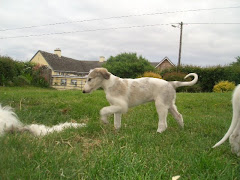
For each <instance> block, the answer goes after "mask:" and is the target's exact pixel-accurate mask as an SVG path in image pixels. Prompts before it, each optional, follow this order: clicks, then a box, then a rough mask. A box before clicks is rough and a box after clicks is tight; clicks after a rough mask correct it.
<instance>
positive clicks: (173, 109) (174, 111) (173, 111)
mask: <svg viewBox="0 0 240 180" xmlns="http://www.w3.org/2000/svg"><path fill="white" fill-rule="evenodd" d="M169 111H170V113H171V114H172V115H173V117H174V119H175V120H176V121H177V122H178V124H179V125H180V126H181V127H182V128H183V127H184V123H183V118H182V115H181V114H180V113H179V112H178V110H177V107H176V105H175V104H173V105H172V106H171V107H170V108H169Z"/></svg>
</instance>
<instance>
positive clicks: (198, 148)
mask: <svg viewBox="0 0 240 180" xmlns="http://www.w3.org/2000/svg"><path fill="white" fill-rule="evenodd" d="M0 102H1V103H2V104H3V105H11V106H12V107H13V108H14V109H15V112H16V113H17V115H18V116H19V118H20V119H21V121H22V122H24V123H27V124H28V123H42V124H46V125H54V124H57V123H59V122H65V121H76V122H85V123H87V127H85V128H82V129H81V128H80V129H68V130H66V131H64V132H62V133H54V134H51V135H48V136H46V137H42V138H36V137H33V136H31V135H29V134H8V135H6V136H4V137H1V138H0V179H151V180H152V179H171V177H172V176H175V175H180V176H181V179H194V180H195V179H203V180H206V179H211V180H212V179H223V180H226V179H240V160H239V158H238V157H236V156H235V155H233V154H232V153H231V150H230V146H229V143H228V142H226V143H224V144H223V145H222V146H220V147H218V148H216V149H212V148H211V147H212V146H213V145H214V144H215V143H216V142H217V141H218V140H220V138H221V137H222V136H223V135H224V134H225V132H226V131H227V129H228V127H229V125H230V122H231V117H232V106H231V93H194V94H192V93H178V94H177V103H176V104H177V106H178V110H179V112H180V113H181V114H182V115H183V118H184V121H185V128H184V129H181V128H180V127H178V125H177V123H176V121H175V120H174V119H173V118H172V116H171V115H169V116H168V128H167V130H166V131H165V132H164V133H162V134H158V133H156V130H157V123H158V115H157V113H156V110H155V106H154V103H148V104H144V105H141V106H138V107H135V108H132V109H130V110H129V112H128V113H127V114H125V115H124V116H123V122H122V128H121V130H120V131H119V132H115V131H114V128H113V117H110V124H109V125H103V124H102V123H100V121H99V110H100V109H101V108H102V107H103V106H106V105H108V103H107V101H106V100H105V94H104V92H103V91H101V90H99V91H96V92H94V93H92V94H82V93H81V92H80V91H56V90H51V89H40V88H17V87H16V88H5V87H1V88H0Z"/></svg>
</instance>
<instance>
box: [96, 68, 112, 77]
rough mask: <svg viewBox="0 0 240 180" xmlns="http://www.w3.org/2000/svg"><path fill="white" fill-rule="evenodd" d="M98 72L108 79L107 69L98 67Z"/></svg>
mask: <svg viewBox="0 0 240 180" xmlns="http://www.w3.org/2000/svg"><path fill="white" fill-rule="evenodd" d="M99 73H100V74H101V75H102V76H103V78H104V79H109V78H110V75H111V74H110V73H109V72H108V70H107V69H105V68H100V69H99Z"/></svg>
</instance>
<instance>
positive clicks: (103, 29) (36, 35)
mask: <svg viewBox="0 0 240 180" xmlns="http://www.w3.org/2000/svg"><path fill="white" fill-rule="evenodd" d="M174 24H179V23H168V24H148V25H138V26H123V27H111V28H99V29H86V30H77V31H65V32H54V33H45V34H31V35H23V36H9V37H0V40H1V39H16V38H28V37H40V36H51V35H60V34H74V33H83V32H95V31H107V30H118V29H132V28H145V27H154V26H168V25H174ZM195 24H196V25H226V24H228V25H239V24H240V23H184V25H195Z"/></svg>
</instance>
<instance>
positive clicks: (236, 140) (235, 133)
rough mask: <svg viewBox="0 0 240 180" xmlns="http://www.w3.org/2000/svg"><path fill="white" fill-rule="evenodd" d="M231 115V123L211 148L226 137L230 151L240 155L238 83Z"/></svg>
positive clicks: (222, 141)
mask: <svg viewBox="0 0 240 180" xmlns="http://www.w3.org/2000/svg"><path fill="white" fill-rule="evenodd" d="M232 107H233V117H232V123H231V125H230V127H229V129H228V131H227V133H226V134H225V136H224V137H223V138H222V139H221V140H220V141H219V142H218V143H217V144H215V145H214V146H213V148H215V147H217V146H219V145H221V144H222V143H224V142H225V141H226V140H227V139H228V137H229V136H230V138H229V141H230V144H231V148H232V152H233V153H235V154H237V155H238V156H240V84H239V85H238V86H237V87H236V88H235V90H234V92H233V97H232Z"/></svg>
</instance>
